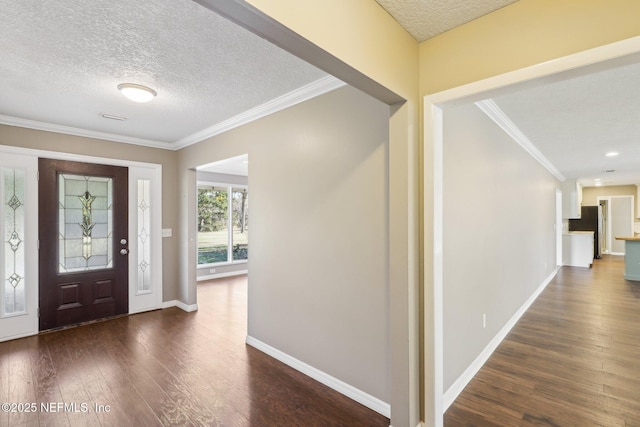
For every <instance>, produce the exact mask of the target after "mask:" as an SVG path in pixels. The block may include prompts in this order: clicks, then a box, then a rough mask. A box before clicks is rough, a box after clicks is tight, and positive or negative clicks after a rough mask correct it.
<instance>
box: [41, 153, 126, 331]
mask: <svg viewBox="0 0 640 427" xmlns="http://www.w3.org/2000/svg"><path fill="white" fill-rule="evenodd" d="M38 189H39V239H40V250H39V257H40V285H39V286H40V292H39V295H40V297H39V299H40V330H41V331H42V330H47V329H52V328H58V327H62V326H66V325H71V324H76V323H81V322H86V321H89V320H95V319H101V318H104V317H109V316H114V315H118V314H125V313H127V312H128V306H129V301H128V297H129V293H128V289H129V286H128V270H129V268H128V264H129V262H128V254H127V253H128V249H127V248H128V245H127V238H128V237H127V236H128V232H127V230H128V221H127V215H128V206H127V205H128V170H127V168H124V167H117V166H106V165H95V164H88V163H78V162H69V161H62V160H49V159H40V160H39V183H38Z"/></svg>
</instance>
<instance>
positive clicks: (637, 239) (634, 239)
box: [616, 236, 640, 242]
mask: <svg viewBox="0 0 640 427" xmlns="http://www.w3.org/2000/svg"><path fill="white" fill-rule="evenodd" d="M616 240H629V241H631V242H640V236H629V237H618V236H616Z"/></svg>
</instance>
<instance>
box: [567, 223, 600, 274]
mask: <svg viewBox="0 0 640 427" xmlns="http://www.w3.org/2000/svg"><path fill="white" fill-rule="evenodd" d="M593 239H594V232H593V231H571V232H569V233H565V234H563V235H562V265H568V266H572V267H591V264H593Z"/></svg>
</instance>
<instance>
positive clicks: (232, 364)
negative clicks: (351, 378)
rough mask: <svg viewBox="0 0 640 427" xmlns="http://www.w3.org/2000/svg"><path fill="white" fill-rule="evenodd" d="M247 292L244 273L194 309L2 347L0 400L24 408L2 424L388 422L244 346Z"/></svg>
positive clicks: (207, 290) (205, 291) (209, 287)
mask: <svg viewBox="0 0 640 427" xmlns="http://www.w3.org/2000/svg"><path fill="white" fill-rule="evenodd" d="M246 291H247V282H246V278H245V277H236V278H229V279H219V280H216V281H210V282H207V283H202V284H200V285H198V305H199V307H200V309H199V311H197V312H194V313H185V312H184V311H182V310H180V309H178V308H170V309H166V310H158V311H154V312H150V313H143V314H137V315H132V316H126V317H121V318H117V319H112V320H108V321H103V322H98V323H93V324H87V325H83V326H79V327H75V328H71V329H67V330H61V331H55V332H51V333H46V334H41V335H39V336H34V337H29V338H23V339H18V340H13V341H9V342H5V343H0V403H3V402H12V403H15V404H16V405H15V406H14V407H12V408H10V409H15V410H16V411H18V410H20V411H22V412H5V411H4V410H5V409H6V408H4V407H3V411H2V412H0V426H11V427H15V426H36V425H42V426H67V425H72V426H83V427H84V426H156V425H178V426H203V425H205V426H384V427H387V426H388V425H389V419H387V418H385V417H383V416H381V415H379V414H377V413H375V412H373V411H371V410H369V409H367V408H365V407H364V406H362V405H360V404H358V403H356V402H354V401H352V400H350V399H348V398H346V397H344V396H342V395H341V394H339V393H337V392H335V391H333V390H331V389H329V388H327V387H325V386H324V385H322V384H320V383H318V382H316V381H314V380H312V379H310V378H309V377H307V376H305V375H303V374H300V373H299V372H297V371H295V370H293V369H291V368H289V367H288V366H286V365H284V364H282V363H280V362H278V361H276V360H274V359H272V358H271V357H269V356H266V355H265V354H263V353H261V352H260V351H258V350H255V349H253V348H252V347H249V346H247V345H245V342H244V340H245V336H246V312H247V308H246V300H247V292H246ZM31 403H34V404H35V405H36V407H32V406H31ZM43 405H44V407H43ZM65 405H66V407H65ZM107 405H108V406H107ZM30 409H31V410H32V411H31V412H24V411H26V410H30ZM33 410H35V411H33Z"/></svg>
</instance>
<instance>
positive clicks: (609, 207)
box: [598, 196, 635, 255]
mask: <svg viewBox="0 0 640 427" xmlns="http://www.w3.org/2000/svg"><path fill="white" fill-rule="evenodd" d="M634 199H635V198H634V197H633V196H599V197H598V205H599V206H600V207H601V208H600V209H599V214H600V215H601V218H602V219H601V221H600V223H601V224H602V233H603V239H602V243H601V244H600V245H601V248H602V253H603V254H610V255H624V254H625V242H624V241H623V240H617V239H616V237H629V236H633V206H634Z"/></svg>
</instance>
